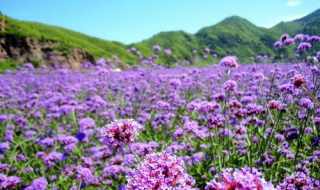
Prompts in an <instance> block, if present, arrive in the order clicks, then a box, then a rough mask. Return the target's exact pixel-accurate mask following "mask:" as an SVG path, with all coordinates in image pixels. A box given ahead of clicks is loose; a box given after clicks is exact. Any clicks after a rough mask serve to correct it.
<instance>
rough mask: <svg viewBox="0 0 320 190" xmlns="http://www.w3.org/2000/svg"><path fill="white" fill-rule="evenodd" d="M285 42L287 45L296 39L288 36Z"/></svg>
mask: <svg viewBox="0 0 320 190" xmlns="http://www.w3.org/2000/svg"><path fill="white" fill-rule="evenodd" d="M283 44H284V45H286V46H288V45H291V44H294V39H292V38H288V39H286V40H285V41H284V42H283Z"/></svg>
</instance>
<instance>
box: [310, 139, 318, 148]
mask: <svg viewBox="0 0 320 190" xmlns="http://www.w3.org/2000/svg"><path fill="white" fill-rule="evenodd" d="M311 144H312V145H313V146H316V147H317V146H320V138H319V137H312V138H311Z"/></svg>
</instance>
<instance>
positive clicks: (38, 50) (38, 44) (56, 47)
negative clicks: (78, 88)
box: [0, 35, 95, 69]
mask: <svg viewBox="0 0 320 190" xmlns="http://www.w3.org/2000/svg"><path fill="white" fill-rule="evenodd" d="M61 47H62V44H61V43H60V42H55V41H50V40H45V41H39V40H37V39H33V38H29V37H23V38H19V37H16V36H12V35H5V36H0V60H15V61H18V62H22V63H24V62H37V63H40V64H46V65H52V64H55V63H59V64H64V65H69V66H71V68H73V69H78V68H79V67H80V64H81V63H84V62H91V63H94V62H95V60H94V57H93V56H92V55H91V54H89V53H87V52H85V51H83V50H81V49H79V48H70V49H69V48H67V50H66V48H64V51H62V50H61Z"/></svg>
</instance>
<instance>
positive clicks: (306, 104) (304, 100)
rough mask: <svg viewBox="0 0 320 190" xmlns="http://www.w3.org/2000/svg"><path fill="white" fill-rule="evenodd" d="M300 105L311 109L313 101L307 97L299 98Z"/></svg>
mask: <svg viewBox="0 0 320 190" xmlns="http://www.w3.org/2000/svg"><path fill="white" fill-rule="evenodd" d="M300 105H301V106H303V107H305V108H308V109H312V108H313V103H312V101H311V100H310V99H308V98H301V100H300Z"/></svg>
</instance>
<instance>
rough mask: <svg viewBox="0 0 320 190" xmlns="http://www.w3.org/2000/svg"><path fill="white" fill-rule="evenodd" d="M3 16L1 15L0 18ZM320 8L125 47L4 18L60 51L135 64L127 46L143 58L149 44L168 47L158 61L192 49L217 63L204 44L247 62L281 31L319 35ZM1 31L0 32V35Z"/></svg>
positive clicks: (10, 29)
mask: <svg viewBox="0 0 320 190" xmlns="http://www.w3.org/2000/svg"><path fill="white" fill-rule="evenodd" d="M1 17H3V16H1V15H0V18H1ZM319 18H320V9H319V10H317V11H315V12H313V13H311V14H309V15H308V16H306V17H304V18H301V19H298V20H295V21H291V22H281V23H279V24H278V25H276V26H274V27H273V28H271V29H265V28H259V27H256V26H255V25H253V24H252V23H250V22H249V21H247V20H246V19H242V18H240V17H237V16H233V17H229V18H227V19H225V20H223V21H222V22H220V23H218V24H216V25H214V26H210V27H206V28H203V29H201V30H199V31H198V32H197V33H196V34H195V35H193V34H188V33H186V32H184V31H173V32H161V33H159V34H157V35H155V36H153V37H152V38H150V39H147V40H144V41H142V42H140V43H137V44H131V45H129V46H125V45H124V44H121V43H118V42H110V41H106V40H101V39H98V38H94V37H90V36H87V35H84V34H81V33H78V32H74V31H70V30H67V29H63V28H60V27H54V26H48V25H44V24H40V23H34V22H23V21H17V20H14V19H11V18H7V20H8V22H7V31H6V33H9V34H14V35H17V36H30V37H34V38H37V39H40V40H55V41H59V42H61V43H62V47H60V50H62V51H66V50H67V49H68V48H69V47H78V48H81V49H83V50H85V51H87V52H89V53H91V54H92V55H94V56H95V57H96V58H98V57H101V56H104V57H111V56H112V55H117V56H118V57H119V58H120V59H121V60H123V61H124V62H126V63H129V64H135V63H137V56H135V55H134V54H128V53H127V52H126V49H127V48H128V47H131V46H135V47H137V49H138V50H139V51H141V52H142V53H143V55H144V56H145V57H147V56H150V55H152V54H153V53H154V52H153V51H152V47H153V46H154V45H160V46H161V47H162V49H163V50H164V49H167V48H170V49H171V50H172V52H173V54H172V55H171V56H166V55H164V53H163V52H160V53H158V55H159V57H160V59H159V60H158V63H163V64H168V63H170V64H173V63H175V62H179V61H182V60H189V61H192V60H193V59H194V55H193V54H192V53H191V52H192V50H194V49H196V50H197V51H198V54H197V55H198V56H199V58H200V60H201V61H200V63H198V65H203V64H211V63H212V62H216V61H217V60H216V59H213V58H212V56H211V55H208V57H209V59H208V60H207V61H205V60H203V59H201V57H202V56H203V54H204V52H203V49H204V48H206V47H209V48H210V51H211V52H210V54H212V53H217V54H218V55H219V56H220V57H222V56H225V55H237V56H238V57H239V58H240V60H239V61H240V62H246V61H249V60H248V59H249V57H250V56H256V55H258V54H267V55H274V50H273V48H272V45H273V43H274V42H275V41H276V40H278V39H279V36H280V35H281V34H283V33H289V34H290V35H295V34H297V33H305V34H310V35H319V34H320V19H319ZM1 34H3V33H1V32H0V35H1Z"/></svg>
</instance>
